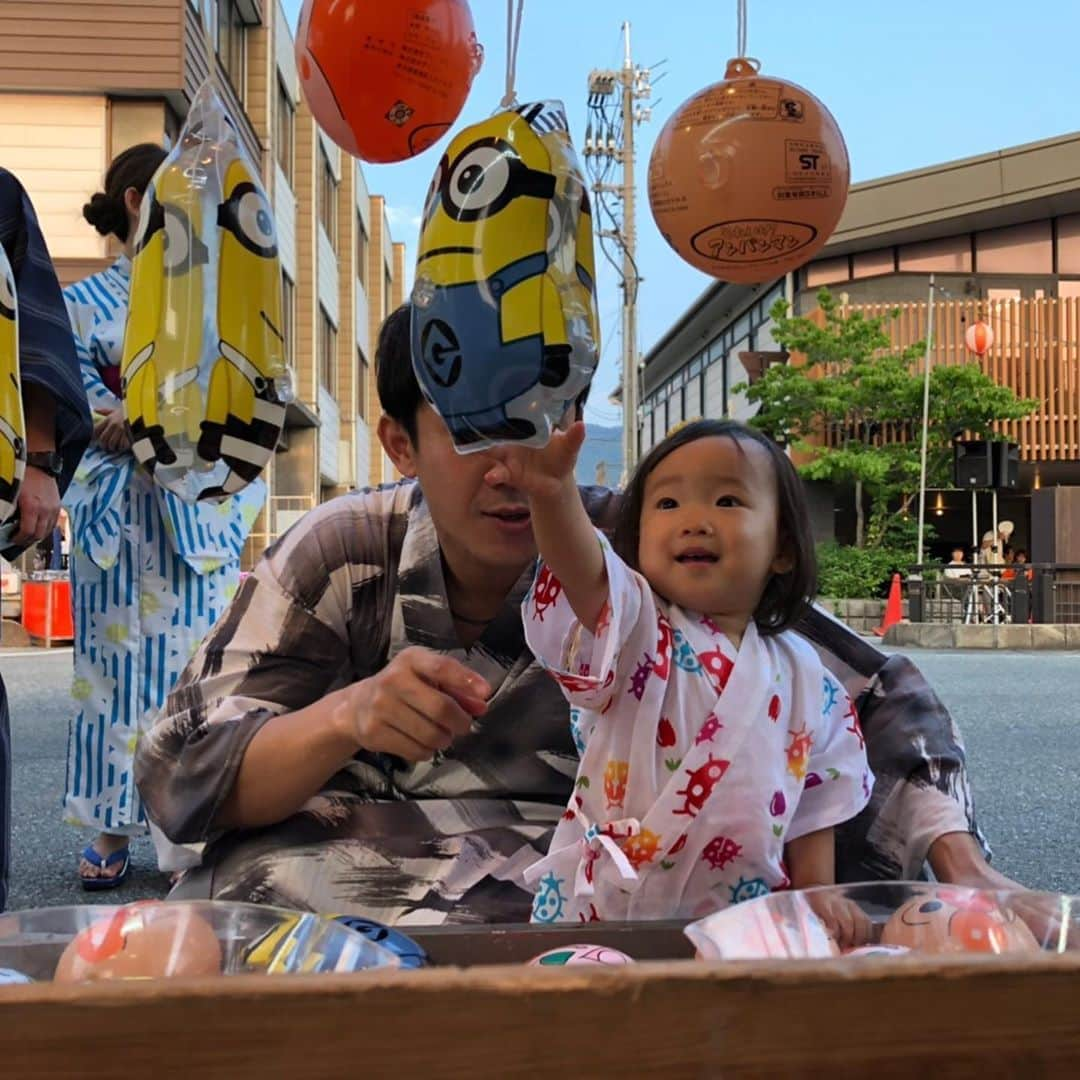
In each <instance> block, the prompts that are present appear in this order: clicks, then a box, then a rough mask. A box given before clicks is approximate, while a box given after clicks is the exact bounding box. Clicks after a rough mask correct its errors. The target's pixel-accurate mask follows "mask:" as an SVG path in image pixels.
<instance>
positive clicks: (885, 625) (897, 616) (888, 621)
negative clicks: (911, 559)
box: [874, 574, 904, 637]
mask: <svg viewBox="0 0 1080 1080" xmlns="http://www.w3.org/2000/svg"><path fill="white" fill-rule="evenodd" d="M903 617H904V606H903V602H902V601H901V599H900V575H899V574H893V576H892V585H890V586H889V599H888V600H887V601H886V602H885V617H884V618H883V619H882V620H881V625H880V626H879V627H878V628H877V629H876V630H875V631H874V633H875V634H877V636H878V637H884V636H885V631H886V630H888V629H889V627H890V626H895V625H896V624H897V623H898V622H900V620H901V619H903Z"/></svg>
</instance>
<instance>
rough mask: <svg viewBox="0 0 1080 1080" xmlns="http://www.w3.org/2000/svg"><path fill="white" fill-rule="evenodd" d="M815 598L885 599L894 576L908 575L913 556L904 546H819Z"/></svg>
mask: <svg viewBox="0 0 1080 1080" xmlns="http://www.w3.org/2000/svg"><path fill="white" fill-rule="evenodd" d="M817 558H818V595H819V596H824V597H827V598H829V599H832V600H867V599H872V598H874V597H879V596H886V595H887V594H888V591H889V584H890V582H891V581H892V576H893V574H895V573H901V574H907V570H908V567H909V566H912V565H913V564H914V562H915V553H914V552H913V551H909V550H908V549H907V548H906V547H903V548H899V547H875V548H856V547H843V546H841V545H840V544H837V543H836V542H835V541H831V540H830V541H829V542H828V543H825V544H819V545H818V548H817Z"/></svg>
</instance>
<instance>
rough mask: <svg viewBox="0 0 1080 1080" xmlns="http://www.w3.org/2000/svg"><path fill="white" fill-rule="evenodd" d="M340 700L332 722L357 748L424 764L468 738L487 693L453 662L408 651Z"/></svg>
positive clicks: (424, 651)
mask: <svg viewBox="0 0 1080 1080" xmlns="http://www.w3.org/2000/svg"><path fill="white" fill-rule="evenodd" d="M340 694H341V700H340V702H339V703H338V705H337V706H336V708H335V710H334V712H335V716H336V718H337V721H338V723H339V724H340V725H341V726H342V727H343V729H344V730H347V731H349V732H351V734H352V735H353V736H354V738H355V742H356V744H357V746H359V747H360V748H361V749H363V750H370V751H373V752H375V753H384V754H394V755H396V756H397V757H400V758H404V759H405V760H406V761H427V760H429V759H430V758H431V757H432V756H434V754H435V753H436V752H437V751H439V750H445V749H446V748H447V747H448V746H450V744H451V743H452V742H453V741H454V739H456V738H458V737H460V736H462V735H466V734H468V732H469V731H470V729H471V728H472V722H473V718H474V717H477V716H482V715H483V714H484V712H485V711H486V710H487V699H488V698H489V697H490V696H491V687H490V686H488V684H487V683H486V682H485V681H484V680H483V679H482V678H480V676H479V675H477V674H475V673H474V672H472V671H470V670H469V669H468V668H467V667H465V665H464V664H462V663H460V662H459V661H457V660H455V659H453V657H450V656H442V655H441V654H439V653H436V652H431V651H430V650H429V649H422V648H417V647H413V648H409V649H404V650H403V651H402V652H400V653H398V655H397V656H395V657H394V659H393V660H391V661H390V663H389V664H387V666H386V667H385V668H384V669H383V670H382V671H380V672H379V673H378V674H377V675H372V676H371V678H369V679H363V680H361V681H360V682H357V683H353V685H352V686H348V687H346V688H345V689H344V690H342V691H340Z"/></svg>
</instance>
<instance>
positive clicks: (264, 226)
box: [218, 183, 278, 259]
mask: <svg viewBox="0 0 1080 1080" xmlns="http://www.w3.org/2000/svg"><path fill="white" fill-rule="evenodd" d="M218 225H220V226H221V228H223V229H228V230H229V232H231V233H232V235H233V236H235V237H236V239H237V240H238V241H239V242H240V243H241V244H242V245H243V246H244V247H245V248H247V250H248V251H250V252H251V253H252V254H253V255H259V256H261V257H262V258H264V259H273V258H274V257H275V256H276V255H277V253H278V249H277V235H276V233H275V230H274V215H273V212H272V211H271V209H270V204H269V203H268V202H267V201H266V197H265V196H264V195H263V194H262V193H261V192H260V191H259V189H258V188H256V187H255V185H254V184H248V183H242V184H237V185H236V188H235V189H234V191H233V193H232V195H230V196H229V198H228V201H226V202H223V203H222V204H221V206H220V207H218Z"/></svg>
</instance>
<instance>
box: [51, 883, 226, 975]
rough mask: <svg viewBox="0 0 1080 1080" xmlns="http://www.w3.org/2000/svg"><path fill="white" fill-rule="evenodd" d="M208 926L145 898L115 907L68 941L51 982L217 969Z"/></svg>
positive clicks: (217, 953) (178, 908) (178, 907)
mask: <svg viewBox="0 0 1080 1080" xmlns="http://www.w3.org/2000/svg"><path fill="white" fill-rule="evenodd" d="M221 964H222V955H221V945H220V944H219V943H218V939H217V936H216V935H215V933H214V931H213V929H212V928H211V926H210V924H209V923H208V922H207V921H206V920H205V919H204V918H202V916H200V915H198V914H197V913H195V912H194V911H191V910H190V909H188V908H186V907H185V906H184V905H182V904H166V903H161V902H159V901H154V900H150V901H145V902H141V903H136V904H129V905H127V906H125V907H120V908H117V909H116V912H115V914H113V915H112V916H110V917H109V918H106V919H101V920H99V921H98V922H95V923H93V924H92V925H91V926H88V927H87V928H86V929H85V930H83V931H81V932H80V933H78V934H76V936H75V937H74V938H73V939H72V940H71V941H70V942H69V943H68V946H67V948H66V949H65V950H64V952H63V954H62V955H61V957H60V961H59V963H58V964H57V966H56V973H55V974H54V976H53V981H54V982H59V983H75V982H98V981H101V980H106V979H158V978H164V977H169V978H179V977H182V976H193V975H218V974H220V973H221Z"/></svg>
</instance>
